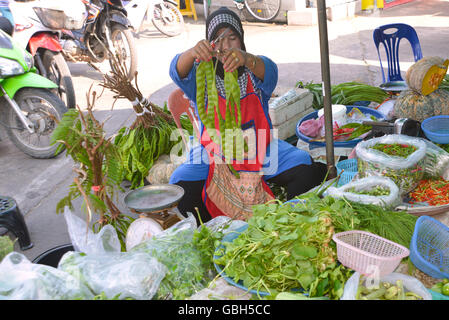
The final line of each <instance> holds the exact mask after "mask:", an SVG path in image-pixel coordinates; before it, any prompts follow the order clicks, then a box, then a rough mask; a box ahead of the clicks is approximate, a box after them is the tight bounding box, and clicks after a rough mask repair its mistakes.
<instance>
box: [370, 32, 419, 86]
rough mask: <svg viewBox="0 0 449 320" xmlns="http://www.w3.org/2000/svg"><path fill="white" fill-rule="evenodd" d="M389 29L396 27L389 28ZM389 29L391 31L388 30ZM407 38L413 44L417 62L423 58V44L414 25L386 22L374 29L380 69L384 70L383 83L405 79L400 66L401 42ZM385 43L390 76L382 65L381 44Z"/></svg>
mask: <svg viewBox="0 0 449 320" xmlns="http://www.w3.org/2000/svg"><path fill="white" fill-rule="evenodd" d="M389 29H396V31H395V32H393V31H394V30H389ZM388 30H389V31H390V32H388ZM385 31H387V33H385ZM403 38H406V39H407V40H408V41H409V42H410V45H411V46H412V51H413V56H414V58H415V62H416V61H418V60H420V59H421V58H422V51H421V45H420V43H419V39H418V35H417V34H416V31H415V29H414V28H413V27H412V26H409V25H408V24H405V23H392V24H386V25H383V26H380V27H377V28H376V29H374V32H373V39H374V44H375V45H376V49H377V55H378V56H379V61H380V69H381V70H382V79H383V83H385V82H390V81H404V79H402V76H401V69H400V68H399V42H400V41H401V39H403ZM381 43H382V44H383V45H384V48H385V52H386V55H387V60H388V78H385V73H384V69H383V67H382V59H381V58H380V52H379V45H380V44H381Z"/></svg>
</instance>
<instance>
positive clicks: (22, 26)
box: [9, 1, 76, 108]
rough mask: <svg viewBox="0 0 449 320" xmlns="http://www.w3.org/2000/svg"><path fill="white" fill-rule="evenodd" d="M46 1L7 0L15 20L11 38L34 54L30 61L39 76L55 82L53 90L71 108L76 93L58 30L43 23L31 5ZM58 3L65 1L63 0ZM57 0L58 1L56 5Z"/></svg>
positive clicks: (74, 101) (46, 2)
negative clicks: (56, 86) (55, 85)
mask: <svg viewBox="0 0 449 320" xmlns="http://www.w3.org/2000/svg"><path fill="white" fill-rule="evenodd" d="M41 3H42V4H46V5H48V4H49V2H48V1H32V2H17V1H11V2H10V5H9V7H10V9H11V12H12V13H13V16H14V20H15V22H16V26H15V32H14V33H13V38H14V39H15V40H16V41H17V42H18V43H19V44H20V45H22V46H23V47H25V48H26V49H27V50H28V51H29V52H30V53H31V54H32V55H33V57H34V64H35V66H36V68H37V70H38V72H39V74H41V75H42V76H44V77H46V78H48V79H50V80H51V81H53V82H55V83H56V84H57V85H58V88H57V89H55V92H56V93H57V94H58V96H59V97H60V98H61V99H62V100H63V101H64V102H65V104H66V105H67V107H68V108H75V106H76V95H75V90H74V88H73V81H72V75H71V73H70V69H69V67H68V65H67V62H66V60H65V58H64V56H63V53H62V46H61V44H60V42H59V41H60V32H59V31H57V30H55V29H54V28H50V27H48V26H46V25H44V24H43V23H42V22H41V20H40V19H39V17H38V16H37V14H36V12H35V10H34V9H33V8H34V7H35V6H39V5H41ZM62 3H65V4H66V5H67V3H66V2H65V1H64V2H62ZM60 5H61V3H59V4H58V6H60Z"/></svg>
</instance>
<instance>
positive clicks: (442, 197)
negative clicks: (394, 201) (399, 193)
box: [409, 179, 449, 206]
mask: <svg viewBox="0 0 449 320" xmlns="http://www.w3.org/2000/svg"><path fill="white" fill-rule="evenodd" d="M409 195H410V198H411V201H410V203H415V202H427V203H428V204H429V205H431V206H438V205H444V204H448V203H449V181H446V180H443V179H424V180H421V181H420V182H419V184H418V186H417V187H416V188H415V189H414V190H413V191H412V192H410V194H409Z"/></svg>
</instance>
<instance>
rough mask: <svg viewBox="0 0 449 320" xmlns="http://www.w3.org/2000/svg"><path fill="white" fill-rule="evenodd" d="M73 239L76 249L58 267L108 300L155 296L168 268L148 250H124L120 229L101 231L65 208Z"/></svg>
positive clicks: (111, 228)
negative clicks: (118, 231) (92, 229)
mask: <svg viewBox="0 0 449 320" xmlns="http://www.w3.org/2000/svg"><path fill="white" fill-rule="evenodd" d="M64 217H65V219H66V222H67V227H68V230H69V235H70V239H71V241H72V245H73V247H74V249H75V251H76V252H73V251H70V252H67V253H66V254H64V255H63V256H62V258H61V260H60V261H59V264H58V269H61V270H63V271H66V272H68V273H70V274H71V275H72V276H74V277H75V278H77V279H79V281H81V282H82V283H84V284H85V285H86V286H87V287H89V288H90V289H91V290H92V292H93V293H94V294H95V295H100V294H102V293H104V294H105V295H106V297H107V298H108V299H112V298H116V297H117V296H118V299H125V298H132V299H137V300H142V299H145V300H147V299H151V298H152V297H153V296H154V294H155V293H156V291H157V289H158V288H159V284H160V282H161V280H162V279H163V278H164V276H165V274H166V272H167V269H166V267H165V266H164V265H163V264H161V263H160V262H159V261H158V260H157V259H156V258H154V257H153V256H151V255H150V254H148V253H128V252H121V246H120V241H119V239H118V236H117V232H116V230H115V229H114V227H112V226H111V225H106V226H104V227H102V228H101V229H100V231H99V232H98V233H94V232H92V231H91V230H90V229H87V226H86V221H84V220H82V219H81V218H79V217H77V216H76V215H74V214H73V213H72V212H71V211H70V209H69V208H68V207H66V208H65V209H64Z"/></svg>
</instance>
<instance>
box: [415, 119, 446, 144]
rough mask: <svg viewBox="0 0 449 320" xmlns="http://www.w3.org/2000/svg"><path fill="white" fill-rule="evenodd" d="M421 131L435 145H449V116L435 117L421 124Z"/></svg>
mask: <svg viewBox="0 0 449 320" xmlns="http://www.w3.org/2000/svg"><path fill="white" fill-rule="evenodd" d="M421 129H422V131H423V132H424V134H425V135H426V137H427V139H429V140H430V141H432V142H434V143H441V144H448V143H449V116H446V115H442V116H434V117H430V118H427V119H425V120H424V121H423V122H422V123H421Z"/></svg>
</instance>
